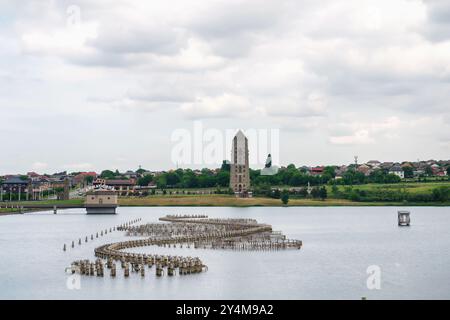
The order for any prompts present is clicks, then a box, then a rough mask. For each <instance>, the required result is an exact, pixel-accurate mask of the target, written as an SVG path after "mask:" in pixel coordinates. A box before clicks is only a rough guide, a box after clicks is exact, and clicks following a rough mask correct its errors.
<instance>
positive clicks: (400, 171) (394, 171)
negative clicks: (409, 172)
mask: <svg viewBox="0 0 450 320" xmlns="http://www.w3.org/2000/svg"><path fill="white" fill-rule="evenodd" d="M389 174H395V175H396V176H398V177H400V178H401V179H404V178H405V172H404V171H403V168H402V167H401V166H400V165H399V164H397V165H394V166H392V167H391V168H390V169H389Z"/></svg>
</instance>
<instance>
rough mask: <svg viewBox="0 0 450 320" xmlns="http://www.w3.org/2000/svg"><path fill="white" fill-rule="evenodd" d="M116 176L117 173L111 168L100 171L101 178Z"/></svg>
mask: <svg viewBox="0 0 450 320" xmlns="http://www.w3.org/2000/svg"><path fill="white" fill-rule="evenodd" d="M114 177H115V174H114V172H113V171H111V170H103V171H102V172H101V173H100V178H102V179H114Z"/></svg>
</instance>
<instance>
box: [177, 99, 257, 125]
mask: <svg viewBox="0 0 450 320" xmlns="http://www.w3.org/2000/svg"><path fill="white" fill-rule="evenodd" d="M180 110H181V112H182V113H183V114H184V115H185V116H186V117H187V118H193V119H197V118H228V117H236V116H238V117H240V116H245V115H250V114H251V113H252V112H253V111H254V107H253V106H252V104H251V103H250V101H248V100H247V99H246V98H245V97H241V96H237V95H233V94H228V93H224V94H222V95H220V96H217V97H199V98H197V100H196V101H195V102H192V103H185V104H183V105H181V107H180Z"/></svg>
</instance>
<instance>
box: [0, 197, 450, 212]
mask: <svg viewBox="0 0 450 320" xmlns="http://www.w3.org/2000/svg"><path fill="white" fill-rule="evenodd" d="M68 201H70V202H71V203H74V202H75V201H77V200H75V199H72V200H68ZM68 201H64V200H62V201H52V203H54V204H55V205H58V204H65V203H67V202H68ZM46 202H47V203H48V202H49V201H46ZM78 202H79V203H80V204H82V203H83V202H84V201H83V200H82V199H78ZM22 204H26V203H25V202H22ZM119 207H229V208H251V207H273V208H288V207H450V202H449V201H447V202H357V201H350V200H343V199H333V198H331V199H330V198H328V199H326V200H313V199H290V200H289V203H288V204H287V205H283V203H282V202H281V200H280V199H272V198H263V197H254V198H236V197H234V196H221V195H204V196H173V195H172V196H149V197H145V198H139V197H123V198H119ZM44 211H48V209H38V208H33V209H25V210H24V212H23V213H30V212H44ZM23 213H20V212H19V211H18V209H17V208H7V209H6V208H0V216H7V215H14V214H23Z"/></svg>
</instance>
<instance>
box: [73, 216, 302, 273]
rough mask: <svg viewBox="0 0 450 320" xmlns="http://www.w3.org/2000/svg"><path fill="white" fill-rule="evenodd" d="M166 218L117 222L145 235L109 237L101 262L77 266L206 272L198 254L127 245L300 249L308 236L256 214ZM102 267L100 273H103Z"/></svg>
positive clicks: (77, 269) (86, 269)
mask: <svg viewBox="0 0 450 320" xmlns="http://www.w3.org/2000/svg"><path fill="white" fill-rule="evenodd" d="M159 220H160V221H164V222H169V223H151V224H142V225H132V224H126V225H121V226H118V227H117V230H118V231H125V232H126V235H128V236H142V237H145V238H143V239H137V240H129V241H121V242H115V243H109V244H105V245H102V246H100V247H97V248H96V249H95V250H94V254H95V256H96V257H97V260H96V261H95V262H90V261H89V260H77V261H74V262H73V263H72V267H71V270H72V272H78V273H80V274H84V275H87V274H88V275H93V272H91V271H92V270H94V273H96V274H97V275H100V276H103V262H102V261H103V260H106V266H107V268H109V269H111V277H115V276H116V269H115V268H116V267H115V266H116V263H120V266H121V268H122V269H123V270H124V271H123V274H124V277H128V276H129V275H130V270H131V272H132V273H133V272H134V273H138V274H140V275H141V277H144V276H145V267H146V266H147V267H148V268H152V266H155V274H156V276H157V277H161V276H163V275H167V276H173V275H175V274H179V275H188V274H195V273H201V272H204V271H206V270H207V269H208V267H207V266H206V265H205V264H204V263H203V262H202V261H201V260H200V258H198V257H190V256H188V257H181V256H173V255H157V254H141V253H130V252H126V249H131V248H136V247H144V246H159V247H165V248H176V247H177V246H178V247H179V248H183V247H184V248H194V249H214V250H219V249H220V250H254V251H269V250H286V249H300V248H301V247H302V241H300V240H289V239H286V237H285V236H284V235H282V234H281V232H279V231H277V232H275V233H274V232H272V226H271V225H268V224H261V223H258V222H257V221H256V220H254V219H209V218H208V217H207V216H204V215H201V216H199V215H190V216H187V215H184V216H165V217H162V218H160V219H159ZM99 272H100V274H99Z"/></svg>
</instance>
